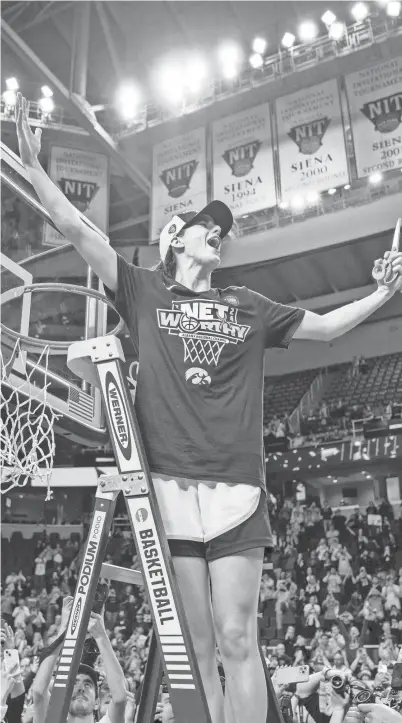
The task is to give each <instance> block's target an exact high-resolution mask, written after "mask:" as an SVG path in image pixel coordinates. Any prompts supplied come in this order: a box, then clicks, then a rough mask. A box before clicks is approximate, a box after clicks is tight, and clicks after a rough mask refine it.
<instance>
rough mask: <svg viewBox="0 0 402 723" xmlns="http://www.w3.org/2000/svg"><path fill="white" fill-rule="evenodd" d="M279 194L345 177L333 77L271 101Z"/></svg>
mask: <svg viewBox="0 0 402 723" xmlns="http://www.w3.org/2000/svg"><path fill="white" fill-rule="evenodd" d="M275 105H276V117H277V125H278V148H279V166H280V179H281V191H282V198H283V199H284V200H286V199H288V198H289V196H290V197H291V196H294V195H296V194H303V192H308V191H317V192H321V191H327V190H328V189H329V188H333V187H334V186H340V185H342V184H344V183H348V181H349V170H348V162H347V155H346V145H345V135H344V128H343V122H342V111H341V104H340V98H339V88H338V82H337V80H336V78H334V79H333V80H328V81H325V83H320V84H319V85H313V86H312V87H311V88H303V90H300V91H297V93H291V94H290V95H286V96H284V97H283V98H278V99H277V100H276V102H275Z"/></svg>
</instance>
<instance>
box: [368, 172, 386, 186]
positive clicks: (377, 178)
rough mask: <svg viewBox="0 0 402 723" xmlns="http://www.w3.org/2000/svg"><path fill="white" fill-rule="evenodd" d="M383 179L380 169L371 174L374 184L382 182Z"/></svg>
mask: <svg viewBox="0 0 402 723" xmlns="http://www.w3.org/2000/svg"><path fill="white" fill-rule="evenodd" d="M382 179H383V175H382V173H380V172H379V171H377V172H376V173H372V174H371V176H369V181H370V183H372V184H373V185H374V186H375V185H377V184H378V183H381V181H382Z"/></svg>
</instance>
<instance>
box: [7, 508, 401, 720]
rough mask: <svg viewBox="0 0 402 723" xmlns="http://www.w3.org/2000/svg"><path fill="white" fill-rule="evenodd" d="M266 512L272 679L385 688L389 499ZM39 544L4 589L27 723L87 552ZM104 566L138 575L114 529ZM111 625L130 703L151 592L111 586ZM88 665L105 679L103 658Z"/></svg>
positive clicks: (390, 624) (393, 641)
mask: <svg viewBox="0 0 402 723" xmlns="http://www.w3.org/2000/svg"><path fill="white" fill-rule="evenodd" d="M269 507H270V515H271V520H272V527H273V532H274V539H275V549H274V551H273V552H272V553H270V554H267V555H266V557H265V562H264V572H263V577H262V581H261V591H260V604H259V627H260V638H261V642H262V644H263V650H264V652H265V655H266V660H267V664H268V667H269V670H270V672H271V675H272V676H273V677H274V679H275V671H277V669H278V668H279V667H280V666H283V665H298V664H308V665H309V666H310V668H311V670H312V671H315V672H318V671H320V670H322V669H323V668H325V667H327V666H329V667H331V668H336V669H338V670H339V671H342V672H348V671H350V674H353V675H355V676H356V677H358V678H359V679H360V680H361V681H366V682H367V683H368V684H369V685H372V686H378V685H380V684H381V685H385V684H386V683H389V681H390V676H391V673H392V669H393V666H394V665H395V662H396V661H397V659H398V655H399V650H400V649H401V648H402V614H401V608H402V518H398V519H395V518H394V512H393V508H392V506H391V505H390V504H389V503H388V502H387V501H385V500H382V501H381V502H380V503H379V504H377V505H376V504H374V502H372V503H370V505H369V506H368V508H367V509H366V511H365V512H362V511H360V512H355V513H354V514H353V515H352V516H351V517H349V519H347V517H346V516H344V515H343V514H342V508H340V509H339V510H336V511H333V510H332V509H331V508H330V507H328V506H327V505H324V507H321V506H320V505H319V503H318V502H317V501H308V503H305V504H301V503H300V502H297V501H295V500H292V499H285V500H283V501H281V502H280V501H279V500H276V499H275V498H274V497H273V496H271V497H270V500H269ZM379 516H380V518H381V527H379V526H378V517H379ZM32 543H33V544H32V558H31V569H29V570H27V569H24V570H20V569H17V567H16V568H15V569H13V570H12V571H11V572H10V571H9V572H8V574H7V575H6V576H5V578H4V579H3V580H2V618H3V621H5V623H7V624H8V625H9V626H11V628H12V630H13V633H14V637H15V647H16V648H17V650H18V653H19V657H20V661H21V671H22V677H23V682H24V687H25V691H26V696H25V697H26V702H25V705H26V712H25V718H24V719H23V720H24V723H28V722H29V721H31V720H32V719H31V718H30V717H29V710H30V703H31V694H30V689H31V684H32V681H33V680H34V677H35V673H36V672H37V669H38V665H39V659H40V655H41V652H42V651H43V649H44V648H45V647H47V646H49V645H51V644H52V643H53V642H54V641H55V640H56V638H57V636H58V634H59V629H60V624H61V614H62V605H63V599H64V598H65V597H66V596H69V595H72V594H73V593H74V589H75V585H76V581H77V575H78V572H79V566H80V562H81V558H80V551H82V549H83V546H80V543H79V541H78V540H77V539H74V540H67V541H65V542H64V544H61V542H60V541H58V540H57V537H56V538H55V537H54V538H53V539H52V541H50V540H49V539H47V537H46V534H45V533H43V534H40V535H39V534H38V535H36V536H35V541H32ZM8 554H9V555H12V546H11V547H9V548H8ZM106 561H108V562H112V563H113V564H117V565H123V566H125V567H131V568H133V569H138V567H139V565H138V561H137V558H136V554H135V549H134V546H133V542H132V540H131V538H130V537H129V536H126V535H125V534H124V533H122V532H119V531H118V530H117V531H115V533H114V535H113V537H112V538H111V539H110V542H109V546H108V550H107V557H106ZM8 562H9V561H8ZM8 569H9V570H10V567H9V566H8ZM104 621H105V627H106V630H107V634H108V636H109V639H110V641H111V644H112V647H113V650H114V653H115V655H116V657H117V659H118V661H119V663H120V665H121V667H122V669H123V671H124V676H125V678H126V681H127V687H128V689H129V690H130V691H132V693H135V692H136V691H138V688H139V685H140V682H141V680H142V677H143V673H144V669H145V664H146V660H147V656H148V650H149V642H150V631H151V615H150V609H149V606H148V604H147V602H146V600H145V594H144V589H143V588H141V587H137V586H136V587H133V586H131V585H124V584H122V583H121V584H120V583H114V584H113V586H112V587H111V588H110V591H109V597H108V599H107V602H106V606H105V611H104ZM2 624H3V623H2ZM87 655H89V656H90V662H91V664H92V665H93V666H94V667H95V669H96V670H97V671H98V673H99V674H100V676H101V679H102V675H104V671H103V669H102V660H101V657H100V656H99V654H98V651H97V650H96V648H95V649H91V650H89V651H87ZM331 700H332V698H331V686H330V684H329V683H327V682H322V684H321V686H320V707H321V709H322V711H323V712H326V713H327V714H328V715H330V714H331V711H330V708H331ZM18 723H19V721H18Z"/></svg>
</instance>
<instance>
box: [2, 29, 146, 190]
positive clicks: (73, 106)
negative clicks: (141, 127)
mask: <svg viewBox="0 0 402 723" xmlns="http://www.w3.org/2000/svg"><path fill="white" fill-rule="evenodd" d="M1 29H2V35H3V40H4V41H5V42H6V43H7V44H8V45H9V46H10V47H11V49H12V50H13V51H14V52H15V53H16V54H17V55H18V57H19V58H21V59H22V60H23V61H24V62H25V63H26V64H27V65H28V67H29V69H30V70H31V71H33V72H35V73H36V75H37V76H38V78H40V80H41V81H42V80H43V79H44V78H46V80H47V81H48V83H49V85H50V86H51V87H52V88H53V89H54V91H55V94H56V96H59V98H60V100H61V101H62V103H63V104H64V105H65V106H66V107H67V108H68V110H69V112H70V113H71V114H72V115H73V117H74V118H75V119H76V120H77V122H78V123H79V124H80V125H81V126H82V127H83V128H84V129H85V130H87V131H88V132H89V134H90V135H91V136H92V138H94V140H96V141H97V143H98V145H99V146H100V148H102V150H103V151H105V152H106V153H107V154H108V155H109V156H110V158H111V159H112V160H113V161H114V162H115V163H116V164H117V165H118V166H120V168H122V170H123V171H124V172H125V173H126V175H127V176H128V177H129V178H131V180H132V181H134V183H135V184H136V185H137V186H138V187H139V188H141V190H142V191H144V193H146V195H147V196H149V194H150V189H151V184H150V182H149V180H148V179H147V178H146V176H144V174H143V173H141V171H140V170H138V169H137V168H134V166H133V165H132V164H131V163H130V162H129V161H128V160H127V159H126V158H125V157H124V156H122V155H121V154H120V152H119V150H118V147H117V145H116V143H115V142H114V141H113V139H112V138H111V137H110V136H109V134H108V133H107V132H106V131H105V129H104V128H102V126H101V125H100V124H99V123H98V122H96V121H94V120H93V118H92V117H91V115H90V114H89V112H88V109H87V108H86V104H85V103H84V101H83V99H81V98H80V97H79V96H76V95H72V94H70V93H69V91H68V89H67V88H66V87H65V86H64V85H63V83H61V81H60V80H59V79H58V78H57V77H56V76H55V75H54V74H53V73H52V71H51V70H50V69H49V68H48V67H47V65H45V63H43V61H42V60H41V59H40V58H39V57H38V56H37V55H36V54H35V53H34V52H33V50H31V48H30V47H29V46H28V45H27V44H26V43H25V42H24V41H23V40H22V39H21V38H20V37H19V36H18V35H17V33H15V32H14V30H12V28H11V27H10V26H9V25H8V24H7V23H6V22H5V21H4V20H2V21H1Z"/></svg>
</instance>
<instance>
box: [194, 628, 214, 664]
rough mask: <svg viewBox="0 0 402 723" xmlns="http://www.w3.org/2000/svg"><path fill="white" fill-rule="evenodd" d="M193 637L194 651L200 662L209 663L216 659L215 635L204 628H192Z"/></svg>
mask: <svg viewBox="0 0 402 723" xmlns="http://www.w3.org/2000/svg"><path fill="white" fill-rule="evenodd" d="M190 632H191V639H192V641H193V645H194V652H195V655H196V658H197V660H198V662H199V663H208V662H211V660H215V648H216V641H215V636H214V635H211V634H208V632H207V631H206V630H205V629H204V630H202V629H196V630H194V629H193V630H191V626H190Z"/></svg>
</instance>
